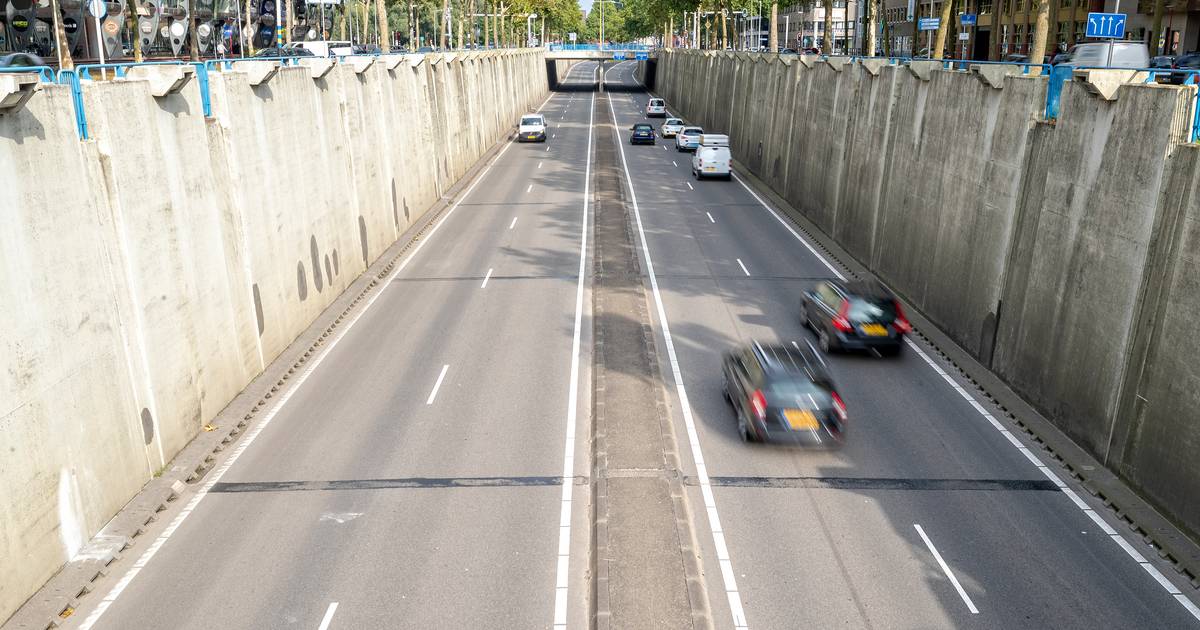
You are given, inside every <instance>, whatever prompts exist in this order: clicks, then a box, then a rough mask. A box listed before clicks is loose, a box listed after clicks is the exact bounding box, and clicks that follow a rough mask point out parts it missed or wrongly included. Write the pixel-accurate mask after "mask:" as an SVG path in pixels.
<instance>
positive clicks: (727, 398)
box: [721, 382, 733, 405]
mask: <svg viewBox="0 0 1200 630" xmlns="http://www.w3.org/2000/svg"><path fill="white" fill-rule="evenodd" d="M721 398H724V399H725V402H727V403H729V404H731V405H732V404H733V397H731V396H730V395H729V383H728V382H726V383H725V385H724V386H723V387H721Z"/></svg>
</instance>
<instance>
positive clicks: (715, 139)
mask: <svg viewBox="0 0 1200 630" xmlns="http://www.w3.org/2000/svg"><path fill="white" fill-rule="evenodd" d="M731 158H732V156H730V155H729V136H727V135H724V134H717V133H706V134H701V136H700V147H699V148H697V149H696V154H695V155H693V156H692V176H693V177H695V178H696V179H703V178H705V177H724V178H725V179H732V178H733V171H732V170H731V169H730V161H731Z"/></svg>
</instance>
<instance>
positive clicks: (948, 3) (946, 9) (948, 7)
mask: <svg viewBox="0 0 1200 630" xmlns="http://www.w3.org/2000/svg"><path fill="white" fill-rule="evenodd" d="M1042 1H1043V2H1045V1H1046V0H1042ZM953 11H954V0H942V14H941V15H940V16H938V28H937V38H936V41H935V43H934V45H933V50H931V51H929V56H930V57H933V58H934V59H941V58H942V57H944V56H945V50H946V34H947V33H948V32H949V31H950V15H951V14H952V13H953Z"/></svg>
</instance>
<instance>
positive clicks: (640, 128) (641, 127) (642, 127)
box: [633, 123, 654, 131]
mask: <svg viewBox="0 0 1200 630" xmlns="http://www.w3.org/2000/svg"><path fill="white" fill-rule="evenodd" d="M651 129H654V127H651V126H650V125H647V124H645V123H639V124H636V125H634V126H633V130H634V131H650V130H651Z"/></svg>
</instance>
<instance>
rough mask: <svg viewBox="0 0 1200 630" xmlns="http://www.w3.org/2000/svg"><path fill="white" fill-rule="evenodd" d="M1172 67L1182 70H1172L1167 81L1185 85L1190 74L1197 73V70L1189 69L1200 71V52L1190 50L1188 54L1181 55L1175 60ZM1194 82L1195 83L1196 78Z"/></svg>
mask: <svg viewBox="0 0 1200 630" xmlns="http://www.w3.org/2000/svg"><path fill="white" fill-rule="evenodd" d="M1171 67H1172V68H1175V69H1177V70H1181V71H1182V72H1172V73H1171V74H1170V78H1169V79H1168V80H1167V81H1168V82H1169V83H1172V84H1174V85H1183V84H1184V83H1186V82H1187V78H1188V76H1190V75H1194V74H1197V72H1187V70H1194V71H1198V72H1200V52H1190V53H1188V54H1186V55H1179V56H1178V57H1176V58H1175V59H1174V60H1173V63H1172V64H1171ZM1198 78H1200V77H1198ZM1192 82H1193V83H1194V82H1195V80H1193V81H1192Z"/></svg>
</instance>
